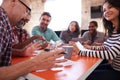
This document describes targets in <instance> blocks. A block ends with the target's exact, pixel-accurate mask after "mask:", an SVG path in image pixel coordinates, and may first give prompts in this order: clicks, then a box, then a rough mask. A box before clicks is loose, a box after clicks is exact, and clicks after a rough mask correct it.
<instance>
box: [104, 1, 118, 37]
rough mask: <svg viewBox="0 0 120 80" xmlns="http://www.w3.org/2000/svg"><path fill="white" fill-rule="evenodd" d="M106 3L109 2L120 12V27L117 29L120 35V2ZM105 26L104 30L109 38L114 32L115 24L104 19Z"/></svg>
mask: <svg viewBox="0 0 120 80" xmlns="http://www.w3.org/2000/svg"><path fill="white" fill-rule="evenodd" d="M106 2H108V3H109V4H110V5H111V6H113V7H115V8H116V9H118V10H119V16H118V18H119V26H118V29H117V33H120V0H105V2H104V4H105V3H106ZM103 25H104V28H105V32H106V33H108V36H111V34H112V32H113V30H114V27H113V23H112V22H111V21H108V20H106V19H105V18H104V17H103Z"/></svg>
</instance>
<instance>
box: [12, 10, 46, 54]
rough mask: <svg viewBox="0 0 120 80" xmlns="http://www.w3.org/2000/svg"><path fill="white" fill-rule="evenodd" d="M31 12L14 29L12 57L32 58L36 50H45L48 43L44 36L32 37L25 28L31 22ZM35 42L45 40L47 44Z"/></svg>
mask: <svg viewBox="0 0 120 80" xmlns="http://www.w3.org/2000/svg"><path fill="white" fill-rule="evenodd" d="M30 17H31V12H30V10H29V12H28V13H27V14H26V17H24V18H22V19H21V20H20V21H19V22H18V23H17V25H16V26H14V27H12V29H13V33H14V34H13V36H12V37H13V39H12V55H13V56H31V55H33V53H34V51H35V50H40V49H44V48H46V47H47V45H48V43H47V41H46V40H45V39H44V38H43V37H42V36H33V37H30V36H29V34H28V33H27V31H26V30H25V29H24V28H23V26H24V25H25V24H26V23H27V22H28V21H29V20H30ZM34 40H43V41H44V42H45V44H41V43H40V42H36V43H33V41H34Z"/></svg>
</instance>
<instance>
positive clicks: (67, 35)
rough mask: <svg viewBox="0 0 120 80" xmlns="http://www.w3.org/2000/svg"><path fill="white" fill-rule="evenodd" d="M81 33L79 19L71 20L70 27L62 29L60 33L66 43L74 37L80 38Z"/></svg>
mask: <svg viewBox="0 0 120 80" xmlns="http://www.w3.org/2000/svg"><path fill="white" fill-rule="evenodd" d="M79 35H80V27H79V24H78V22H77V21H71V22H70V24H69V26H68V29H67V30H65V31H62V32H61V34H60V38H61V40H62V41H63V42H64V43H69V41H71V40H72V38H78V36H79Z"/></svg>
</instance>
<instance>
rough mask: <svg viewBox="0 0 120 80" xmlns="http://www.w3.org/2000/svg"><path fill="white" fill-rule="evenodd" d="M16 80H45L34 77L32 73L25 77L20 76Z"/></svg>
mask: <svg viewBox="0 0 120 80" xmlns="http://www.w3.org/2000/svg"><path fill="white" fill-rule="evenodd" d="M16 80H45V79H43V78H41V77H38V76H36V75H34V74H32V73H28V74H27V75H25V76H21V77H19V78H18V79H16Z"/></svg>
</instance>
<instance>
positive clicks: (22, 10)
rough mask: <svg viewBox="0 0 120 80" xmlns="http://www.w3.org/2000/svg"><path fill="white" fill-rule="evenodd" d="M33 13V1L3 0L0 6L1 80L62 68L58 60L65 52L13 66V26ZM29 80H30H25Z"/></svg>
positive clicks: (38, 56)
mask: <svg viewBox="0 0 120 80" xmlns="http://www.w3.org/2000/svg"><path fill="white" fill-rule="evenodd" d="M28 11H31V0H3V2H2V4H1V6H0V73H1V74H0V80H16V79H17V78H18V77H20V76H23V75H26V74H27V73H30V72H33V71H36V70H42V69H43V70H46V69H50V68H53V67H54V68H55V67H62V65H60V64H58V63H60V62H64V61H66V60H57V58H59V57H61V56H62V54H60V53H61V52H63V50H53V51H51V52H45V51H43V52H41V54H38V55H37V56H35V57H33V58H31V59H28V60H25V61H22V62H20V63H16V64H13V65H12V36H13V34H14V33H13V30H12V27H11V26H15V25H16V24H17V23H18V22H19V21H20V20H21V19H22V18H24V17H25V14H26V13H28ZM24 80H28V79H24Z"/></svg>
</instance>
